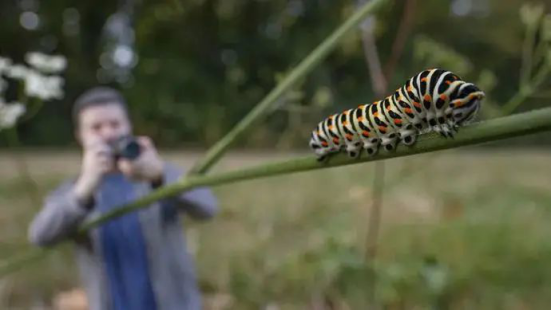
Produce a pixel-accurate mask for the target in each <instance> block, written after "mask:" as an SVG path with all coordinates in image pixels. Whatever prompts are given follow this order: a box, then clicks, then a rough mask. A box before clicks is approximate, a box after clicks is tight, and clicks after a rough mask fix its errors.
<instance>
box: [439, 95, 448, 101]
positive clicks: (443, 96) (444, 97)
mask: <svg viewBox="0 0 551 311" xmlns="http://www.w3.org/2000/svg"><path fill="white" fill-rule="evenodd" d="M447 98H448V96H446V94H442V95H440V99H441V100H446V99H447Z"/></svg>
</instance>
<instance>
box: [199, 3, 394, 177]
mask: <svg viewBox="0 0 551 311" xmlns="http://www.w3.org/2000/svg"><path fill="white" fill-rule="evenodd" d="M385 2H387V1H386V0H373V1H370V2H369V3H367V4H366V5H364V6H363V7H361V8H360V9H359V10H357V11H356V12H355V13H354V14H353V15H352V16H350V17H349V18H348V19H347V20H346V21H345V22H344V23H343V24H342V25H341V26H340V27H339V28H337V29H336V30H335V31H334V32H333V33H332V34H331V35H330V36H329V37H328V38H327V39H325V40H324V41H323V42H322V43H321V44H320V45H319V46H318V47H317V48H316V49H314V50H313V51H312V52H311V53H310V54H309V55H308V56H307V57H306V58H305V59H304V60H303V61H301V62H300V64H298V66H296V67H295V68H294V69H293V70H292V71H291V72H290V73H289V75H287V76H286V77H285V79H283V80H282V81H281V82H280V83H279V84H278V85H277V86H276V87H275V88H274V89H273V90H272V91H271V92H270V93H268V95H267V96H266V97H265V98H264V99H263V100H262V101H261V102H260V103H259V104H258V105H256V106H255V107H254V108H253V110H251V112H250V113H249V114H248V115H247V116H245V118H243V119H242V120H241V121H240V122H239V123H238V124H237V125H236V126H235V127H234V128H233V129H232V130H231V131H229V132H228V133H227V134H226V136H224V137H223V138H222V139H220V140H219V141H218V142H217V143H216V144H214V146H212V147H211V148H210V149H209V150H208V151H207V154H206V155H205V157H204V158H203V159H202V160H201V161H199V162H198V163H197V164H196V165H195V166H193V167H192V169H191V170H190V174H204V173H205V172H207V171H208V170H209V169H210V168H211V167H212V166H213V165H214V164H215V163H216V162H217V161H218V160H219V159H220V157H222V155H223V154H224V153H225V152H226V151H227V150H228V149H229V148H230V146H231V145H232V144H233V143H235V141H236V140H237V139H239V138H240V137H241V135H242V134H243V133H244V132H245V131H247V130H249V129H250V128H251V127H252V126H253V125H254V123H255V122H258V121H259V120H260V119H261V118H263V117H264V116H265V115H266V114H268V111H269V110H270V108H272V106H273V105H274V104H276V103H277V101H278V99H279V98H280V97H281V96H282V95H283V94H285V93H286V92H287V91H288V90H289V89H290V88H292V87H293V86H294V85H295V84H296V82H297V81H299V80H300V79H302V78H304V77H305V76H306V74H308V73H309V72H310V71H312V70H313V69H314V68H315V67H316V66H317V65H318V64H319V63H320V62H321V61H322V60H324V59H325V57H327V55H329V53H330V52H331V51H333V50H334V49H335V48H336V47H337V45H338V43H339V42H340V41H341V39H343V38H344V36H345V35H346V34H347V33H348V32H349V31H350V30H352V29H354V28H355V27H356V26H357V25H358V24H359V23H360V22H362V21H363V19H364V18H365V17H366V16H367V15H369V14H372V13H374V12H375V11H376V10H377V9H378V8H379V7H380V6H381V4H383V3H385Z"/></svg>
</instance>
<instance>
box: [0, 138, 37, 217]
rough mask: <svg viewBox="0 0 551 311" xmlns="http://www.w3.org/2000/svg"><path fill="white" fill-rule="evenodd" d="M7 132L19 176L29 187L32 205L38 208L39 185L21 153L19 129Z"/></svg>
mask: <svg viewBox="0 0 551 311" xmlns="http://www.w3.org/2000/svg"><path fill="white" fill-rule="evenodd" d="M6 132H7V133H6V135H7V138H8V143H9V147H10V148H11V149H12V152H13V153H12V158H13V161H14V162H15V165H16V167H17V172H18V175H19V177H21V178H22V180H23V182H24V183H25V185H26V186H27V188H26V189H27V190H28V191H29V199H30V203H31V204H32V205H33V206H34V207H35V208H36V207H37V206H38V205H39V204H40V201H41V199H40V191H39V189H38V184H37V183H36V181H35V180H34V179H33V177H32V174H31V170H30V169H29V164H28V163H27V160H26V159H25V155H24V153H23V152H21V151H20V148H21V141H20V139H19V134H18V133H17V127H13V128H11V129H8V130H7V131H6Z"/></svg>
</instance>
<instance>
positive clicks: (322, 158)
mask: <svg viewBox="0 0 551 311" xmlns="http://www.w3.org/2000/svg"><path fill="white" fill-rule="evenodd" d="M327 159H329V156H328V155H322V156H318V157H317V158H316V160H317V161H318V162H319V163H325V162H327Z"/></svg>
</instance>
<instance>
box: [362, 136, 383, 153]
mask: <svg viewBox="0 0 551 311" xmlns="http://www.w3.org/2000/svg"><path fill="white" fill-rule="evenodd" d="M379 143H380V139H378V138H371V139H367V140H364V146H363V147H364V149H365V152H366V153H367V155H368V156H373V155H375V154H377V151H378V150H379Z"/></svg>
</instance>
